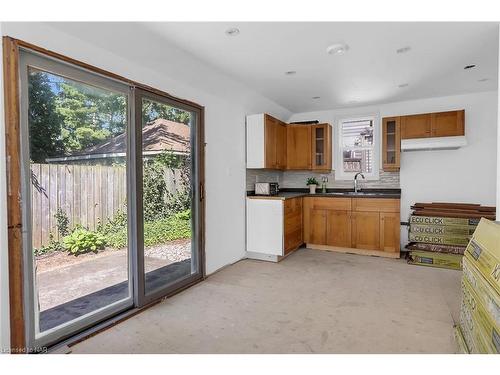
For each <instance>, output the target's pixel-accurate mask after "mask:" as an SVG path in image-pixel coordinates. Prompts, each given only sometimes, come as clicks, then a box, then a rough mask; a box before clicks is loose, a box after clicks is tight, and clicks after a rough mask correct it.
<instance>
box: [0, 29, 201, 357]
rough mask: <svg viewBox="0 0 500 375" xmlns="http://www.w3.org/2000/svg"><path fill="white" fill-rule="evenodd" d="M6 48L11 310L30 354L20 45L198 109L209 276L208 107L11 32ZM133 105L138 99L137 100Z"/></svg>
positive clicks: (19, 345)
mask: <svg viewBox="0 0 500 375" xmlns="http://www.w3.org/2000/svg"><path fill="white" fill-rule="evenodd" d="M2 47H3V84H4V98H5V99H4V101H5V102H4V106H5V142H6V144H5V147H6V160H7V225H8V236H7V242H8V259H9V262H8V264H9V305H10V306H9V308H10V309H9V312H10V346H11V352H12V353H26V352H28V351H29V350H28V349H29V348H27V347H26V346H27V343H26V329H25V327H26V319H25V307H24V302H23V301H24V298H25V296H24V259H23V240H22V231H23V224H22V220H23V218H22V201H21V196H22V170H23V166H22V165H21V134H20V129H21V116H20V103H21V92H20V83H19V60H20V49H21V48H22V49H26V50H30V51H32V52H36V53H39V54H41V55H43V56H45V57H48V58H53V59H56V60H60V61H63V62H66V63H69V64H72V65H75V66H77V67H79V68H83V69H85V70H88V71H90V72H92V73H96V74H99V75H102V76H104V77H107V78H111V79H114V80H117V81H120V82H122V83H126V84H128V85H130V86H131V87H136V88H140V89H142V90H145V91H148V92H150V93H153V94H157V95H160V96H162V97H166V98H169V99H171V100H173V101H176V102H179V103H183V104H185V105H188V106H190V107H194V108H196V109H198V111H199V113H200V121H199V126H198V130H197V131H198V134H197V136H198V152H199V154H198V163H199V184H200V186H199V189H200V202H199V211H200V220H199V223H198V231H199V246H200V260H199V261H200V262H201V270H202V275H201V278H200V280H199V281H201V280H203V279H204V278H205V275H206V268H205V267H206V265H205V263H206V262H205V213H206V207H205V206H206V203H205V137H204V136H205V132H204V125H205V120H204V119H205V108H204V107H203V106H201V105H199V104H197V103H195V102H192V101H189V100H185V99H181V98H177V97H175V96H173V95H170V94H168V93H167V92H164V91H161V90H158V89H156V88H153V87H151V86H148V85H144V84H142V83H139V82H136V81H133V80H130V79H128V78H125V77H122V76H120V75H117V74H115V73H111V72H109V71H106V70H104V69H101V68H98V67H95V66H93V65H90V64H87V63H85V62H82V61H78V60H75V59H72V58H70V57H67V56H64V55H62V54H59V53H57V52H53V51H50V50H47V49H45V48H42V47H39V46H36V45H33V44H31V43H28V42H24V41H22V40H19V39H15V38H12V37H9V36H4V37H2ZM132 104H133V103H132Z"/></svg>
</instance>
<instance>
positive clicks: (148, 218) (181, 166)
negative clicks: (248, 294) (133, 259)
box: [136, 92, 201, 303]
mask: <svg viewBox="0 0 500 375" xmlns="http://www.w3.org/2000/svg"><path fill="white" fill-rule="evenodd" d="M137 101H140V102H139V104H140V114H141V119H140V124H141V129H140V137H141V145H142V147H141V161H140V162H139V163H140V165H142V175H141V178H140V181H138V183H139V184H141V185H142V186H141V188H142V202H139V203H140V206H141V207H142V208H141V211H142V223H139V225H140V231H141V232H142V246H140V247H142V249H141V250H142V251H141V254H140V255H139V256H142V259H141V260H140V261H139V264H141V263H142V264H143V267H142V272H143V273H144V274H143V275H142V279H143V284H144V285H143V286H141V287H140V289H141V290H142V291H143V292H144V296H143V301H144V303H145V301H150V300H152V299H154V298H156V297H158V296H160V295H163V294H166V293H168V291H170V290H173V289H175V288H177V287H178V286H179V285H180V284H182V283H187V282H189V281H190V280H192V279H193V278H196V277H199V276H200V275H201V269H200V267H199V259H198V258H199V257H198V248H199V247H198V245H197V222H198V205H197V202H198V199H197V197H198V192H197V190H198V189H197V186H198V184H197V183H196V180H197V178H196V176H197V163H196V156H197V154H196V151H195V150H196V139H197V137H196V131H197V124H198V121H199V115H198V114H197V112H196V111H194V110H190V109H189V108H185V107H180V106H178V105H176V103H173V102H171V101H169V100H168V99H166V98H163V97H159V96H157V95H152V94H149V93H145V92H141V93H137V95H136V105H137ZM136 116H137V114H136Z"/></svg>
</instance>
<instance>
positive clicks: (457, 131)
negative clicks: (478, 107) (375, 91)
mask: <svg viewBox="0 0 500 375" xmlns="http://www.w3.org/2000/svg"><path fill="white" fill-rule="evenodd" d="M460 135H465V111H464V110H459V111H448V112H437V113H425V114H421V115H411V116H401V139H411V138H428V137H452V136H460Z"/></svg>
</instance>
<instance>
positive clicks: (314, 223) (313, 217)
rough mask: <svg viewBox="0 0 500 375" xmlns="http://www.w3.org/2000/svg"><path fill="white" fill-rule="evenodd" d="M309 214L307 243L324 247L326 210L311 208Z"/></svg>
mask: <svg viewBox="0 0 500 375" xmlns="http://www.w3.org/2000/svg"><path fill="white" fill-rule="evenodd" d="M309 212H310V214H309V215H310V216H309V223H310V224H309V242H311V243H315V244H318V245H326V218H327V210H325V209H317V208H311V210H310V211H309Z"/></svg>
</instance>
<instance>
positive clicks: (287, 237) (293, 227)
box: [283, 198, 303, 255]
mask: <svg viewBox="0 0 500 375" xmlns="http://www.w3.org/2000/svg"><path fill="white" fill-rule="evenodd" d="M284 218H285V219H284V240H283V242H284V244H283V247H284V249H283V250H284V255H287V254H288V253H290V252H291V251H293V250H295V249H296V248H298V247H299V246H300V245H302V243H303V236H302V198H293V199H286V200H285V202H284Z"/></svg>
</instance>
